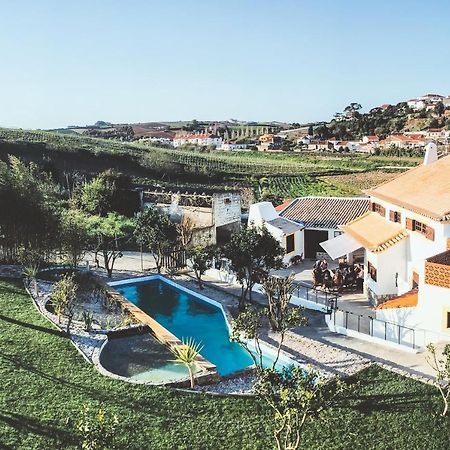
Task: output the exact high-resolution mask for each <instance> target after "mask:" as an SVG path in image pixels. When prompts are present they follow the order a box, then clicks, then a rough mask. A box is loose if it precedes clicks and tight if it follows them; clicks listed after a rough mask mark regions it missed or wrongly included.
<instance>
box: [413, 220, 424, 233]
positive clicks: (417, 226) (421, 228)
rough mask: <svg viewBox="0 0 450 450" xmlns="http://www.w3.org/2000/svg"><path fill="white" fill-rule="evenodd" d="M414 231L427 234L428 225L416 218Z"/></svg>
mask: <svg viewBox="0 0 450 450" xmlns="http://www.w3.org/2000/svg"><path fill="white" fill-rule="evenodd" d="M414 231H417V232H418V233H422V234H425V233H426V232H427V226H426V225H425V224H424V223H422V222H417V220H415V221H414Z"/></svg>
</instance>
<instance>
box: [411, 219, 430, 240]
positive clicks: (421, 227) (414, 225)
mask: <svg viewBox="0 0 450 450" xmlns="http://www.w3.org/2000/svg"><path fill="white" fill-rule="evenodd" d="M406 229H407V230H411V231H417V232H418V233H420V234H422V235H423V236H425V237H426V238H427V239H429V240H430V241H434V228H432V227H430V226H428V225H427V224H425V223H422V222H419V221H417V220H413V219H409V218H407V219H406Z"/></svg>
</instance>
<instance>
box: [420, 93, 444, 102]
mask: <svg viewBox="0 0 450 450" xmlns="http://www.w3.org/2000/svg"><path fill="white" fill-rule="evenodd" d="M444 98H445V97H444V96H443V95H440V94H425V95H422V97H419V100H422V101H424V102H425V103H426V104H429V103H439V102H441V101H442V100H443V99H444Z"/></svg>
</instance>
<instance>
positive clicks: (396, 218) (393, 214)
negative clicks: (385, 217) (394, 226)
mask: <svg viewBox="0 0 450 450" xmlns="http://www.w3.org/2000/svg"><path fill="white" fill-rule="evenodd" d="M389 219H390V220H391V222H397V223H400V222H401V221H402V214H401V213H399V212H398V211H390V213H389Z"/></svg>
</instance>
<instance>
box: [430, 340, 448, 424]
mask: <svg viewBox="0 0 450 450" xmlns="http://www.w3.org/2000/svg"><path fill="white" fill-rule="evenodd" d="M427 350H428V351H429V352H430V357H429V358H428V364H429V365H430V366H431V368H432V369H433V370H434V371H435V373H436V381H435V386H436V387H437V389H438V390H439V393H440V394H441V397H442V401H443V403H444V407H443V410H442V413H441V416H446V415H447V413H448V407H449V399H450V344H446V345H445V346H444V349H443V350H442V354H441V355H440V356H438V354H437V349H436V346H435V345H434V344H428V345H427Z"/></svg>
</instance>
